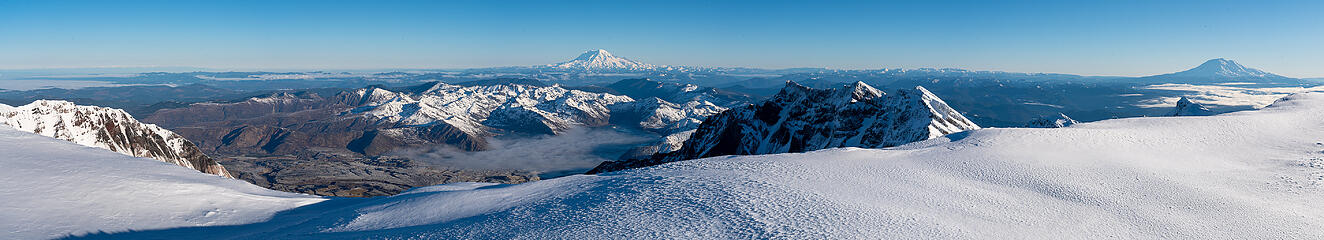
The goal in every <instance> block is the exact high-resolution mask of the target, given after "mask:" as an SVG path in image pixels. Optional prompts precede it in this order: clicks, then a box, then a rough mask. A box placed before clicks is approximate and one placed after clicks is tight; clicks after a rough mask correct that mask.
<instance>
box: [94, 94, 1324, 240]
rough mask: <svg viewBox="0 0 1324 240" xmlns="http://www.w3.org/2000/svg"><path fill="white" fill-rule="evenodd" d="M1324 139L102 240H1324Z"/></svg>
mask: <svg viewBox="0 0 1324 240" xmlns="http://www.w3.org/2000/svg"><path fill="white" fill-rule="evenodd" d="M1322 141H1324V94H1321V93H1311V94H1299V95H1294V96H1291V97H1289V100H1286V101H1282V102H1279V103H1277V104H1275V105H1274V106H1271V107H1268V108H1265V109H1262V110H1258V111H1253V112H1240V113H1232V114H1224V115H1219V116H1208V117H1162V118H1135V119H1120V120H1107V121H1100V122H1092V123H1082V124H1077V125H1073V126H1071V127H1067V128H1054V129H1019V128H1017V129H997V128H994V129H981V130H973V131H967V132H963V133H958V134H953V135H948V136H946V137H942V138H937V139H931V140H926V141H921V142H917V143H913V144H908V145H903V146H900V147H895V148H890V149H861V148H836V149H826V150H820V151H814V152H807V153H789V154H775V155H757V156H740V157H714V158H706V159H699V160H692V161H681V162H675V163H669V164H664V165H659V166H654V167H649V168H640V169H632V170H626V171H620V172H614V173H608V174H603V175H597V176H593V175H576V176H569V177H563V178H556V179H551V180H544V181H538V182H533V183H526V184H519V185H489V184H466V185H442V186H434V187H428V188H420V189H415V190H413V191H410V192H406V193H404V194H401V195H397V196H393V197H386V198H377V199H367V200H333V201H328V202H327V203H326V204H317V205H314V206H313V207H312V208H305V209H301V210H296V211H292V212H295V213H293V214H290V215H289V216H281V215H278V216H277V217H276V219H280V220H276V221H270V222H266V223H258V224H251V225H246V226H239V227H228V228H197V229H176V230H165V231H153V232H139V233H133V234H126V235H102V236H101V237H112V238H114V237H125V238H144V237H170V236H198V234H201V233H207V232H215V231H218V230H224V231H226V232H227V233H231V234H241V233H242V234H250V235H243V236H249V237H253V238H259V236H260V237H264V238H314V239H322V238H387V237H402V238H408V237H415V238H498V239H502V238H531V239H542V238H552V239H586V238H587V239H600V238H635V239H637V238H681V239H694V238H789V239H802V238H811V239H820V238H829V239H836V238H865V239H879V238H937V239H951V238H960V239H986V238H1122V239H1133V238H1146V239H1149V238H1185V239H1208V238H1255V239H1284V238H1305V239H1318V238H1324V208H1321V207H1319V206H1320V205H1319V204H1320V200H1321V199H1324V143H1322ZM338 201H339V202H340V204H333V203H336V202H338ZM344 201H359V202H344ZM318 206H320V207H318ZM313 214H320V217H307V216H309V215H313ZM272 226H282V227H272Z"/></svg>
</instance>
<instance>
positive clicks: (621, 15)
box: [0, 0, 1324, 77]
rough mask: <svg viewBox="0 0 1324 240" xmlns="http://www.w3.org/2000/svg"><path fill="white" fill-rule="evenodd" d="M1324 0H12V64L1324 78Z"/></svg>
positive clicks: (3, 23) (1, 20) (2, 60)
mask: <svg viewBox="0 0 1324 240" xmlns="http://www.w3.org/2000/svg"><path fill="white" fill-rule="evenodd" d="M1321 12H1324V1H1087V2H1068V1H1015V2H992V1H906V2H892V1H862V2H851V1H804V2H789V1H788V2H781V1H724V2H708V1H692V2H691V1H589V2H558V1H529V2H522V1H501V2H497V1H389V2H367V1H364V2H353V1H86V2H84V1H8V0H0V69H24V68H61V67H141V66H192V67H208V68H219V69H236V70H243V69H271V70H276V69H328V70H330V69H372V68H464V67H487V66H508V65H535V64H547V63H553V62H559V61H564V60H567V59H569V58H573V57H574V56H576V55H578V54H579V53H580V52H582V51H584V50H588V49H597V48H602V49H607V50H609V51H611V52H613V53H615V54H616V55H619V56H624V57H629V58H632V59H635V60H639V61H643V62H648V63H654V64H668V65H695V66H743V67H763V68H785V67H830V68H840V69H876V68H896V67H957V68H967V69H975V70H1003V71H1016V72H1053V73H1071V74H1085V75H1121V76H1136V75H1150V74H1158V73H1166V72H1173V71H1178V70H1183V69H1186V68H1190V67H1194V66H1195V65H1198V64H1200V63H1201V62H1203V61H1204V60H1207V59H1211V58H1219V57H1223V58H1229V59H1233V60H1236V61H1238V62H1240V63H1242V64H1245V65H1247V66H1250V67H1256V68H1260V69H1263V70H1266V71H1270V72H1275V73H1279V74H1283V75H1287V76H1292V77H1324V17H1322V15H1324V14H1321Z"/></svg>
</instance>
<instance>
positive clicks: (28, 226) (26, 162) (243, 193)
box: [0, 126, 323, 239]
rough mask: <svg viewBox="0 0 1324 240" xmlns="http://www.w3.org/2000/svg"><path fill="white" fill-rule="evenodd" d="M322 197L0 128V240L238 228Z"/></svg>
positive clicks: (316, 200) (319, 199)
mask: <svg viewBox="0 0 1324 240" xmlns="http://www.w3.org/2000/svg"><path fill="white" fill-rule="evenodd" d="M322 200H323V199H321V198H314V197H311V196H306V195H301V194H292V193H284V192H277V191H273V190H267V189H263V188H260V187H257V186H254V185H252V184H248V183H247V182H244V181H240V180H234V179H227V178H223V177H219V176H215V175H209V174H205V173H201V172H198V171H195V170H192V169H188V168H181V167H179V166H175V165H172V164H169V163H165V162H161V161H158V160H153V159H148V158H137V157H131V156H126V155H123V154H119V153H115V152H111V151H108V150H104V149H100V148H95V147H87V146H82V145H78V144H75V143H72V142H68V141H64V140H59V139H54V138H50V137H45V136H40V135H36V134H32V133H27V132H22V131H19V130H17V129H14V128H12V127H9V126H0V239H43V238H55V237H60V236H65V235H69V234H83V233H88V232H97V231H105V232H118V231H124V230H129V229H135V230H143V229H158V228H169V227H181V226H212V225H227V224H243V223H250V222H257V221H263V220H265V219H267V218H269V217H271V216H272V215H273V214H275V213H276V212H278V211H282V210H286V209H291V208H295V207H298V206H302V205H306V204H311V203H315V202H318V201H322Z"/></svg>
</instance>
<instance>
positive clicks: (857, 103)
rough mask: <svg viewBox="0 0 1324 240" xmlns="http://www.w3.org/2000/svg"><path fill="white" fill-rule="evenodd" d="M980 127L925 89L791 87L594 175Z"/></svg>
mask: <svg viewBox="0 0 1324 240" xmlns="http://www.w3.org/2000/svg"><path fill="white" fill-rule="evenodd" d="M978 128H979V126H978V125H976V124H975V123H973V122H971V121H970V120H968V119H966V118H965V117H964V116H962V115H961V113H959V112H957V111H956V110H954V109H952V108H951V107H949V106H947V104H946V103H945V102H943V101H942V99H939V98H938V97H937V96H934V95H933V93H930V92H929V91H928V90H925V89H924V88H923V87H916V88H914V89H900V90H897V91H895V92H894V93H892V94H885V93H884V92H882V91H879V90H877V89H874V88H873V87H871V86H869V85H867V84H864V83H862V82H856V83H855V84H852V85H849V86H844V87H841V88H834V89H812V88H809V87H805V86H801V85H799V84H796V83H794V82H787V85H786V86H785V87H784V88H782V90H781V92H779V93H778V94H777V95H774V96H773V97H772V98H770V99H768V100H767V101H764V102H762V103H760V104H757V105H749V106H745V107H738V108H733V109H730V110H727V111H725V112H722V113H720V114H717V115H714V116H712V117H709V118H707V120H705V121H704V122H703V123H702V124H701V125H700V126H699V128H698V129H697V130H695V132H694V133H693V135H691V136H690V137H689V139H688V140H686V141H685V142H684V144H683V146H682V147H680V149H679V150H677V151H674V152H670V153H662V154H655V155H652V156H650V157H648V158H646V159H635V160H623V161H615V162H605V163H603V164H602V165H599V166H598V167H597V168H595V169H593V170H592V171H590V173H599V172H608V171H616V170H621V169H628V168H637V167H644V166H652V165H657V164H662V163H667V162H674V161H681V160H688V159H696V158H704V157H712V156H722V155H751V154H770V153H787V152H804V151H811V150H818V149H824V148H835V147H869V148H880V147H891V146H897V145H901V144H905V143H910V142H914V141H919V140H925V139H930V138H935V137H939V136H942V135H946V134H951V133H955V132H960V131H965V130H971V129H978Z"/></svg>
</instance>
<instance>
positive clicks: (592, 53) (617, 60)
mask: <svg viewBox="0 0 1324 240" xmlns="http://www.w3.org/2000/svg"><path fill="white" fill-rule="evenodd" d="M547 67H550V68H554V69H566V70H581V71H644V70H653V69H656V68H658V67H659V66H656V65H652V64H647V63H641V62H638V61H634V60H630V59H627V58H623V57H617V56H615V55H612V54H611V53H610V52H607V50H602V49H597V50H589V51H587V52H584V53H583V54H579V57H575V59H571V60H570V61H565V62H560V63H555V64H549V65H547Z"/></svg>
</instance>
